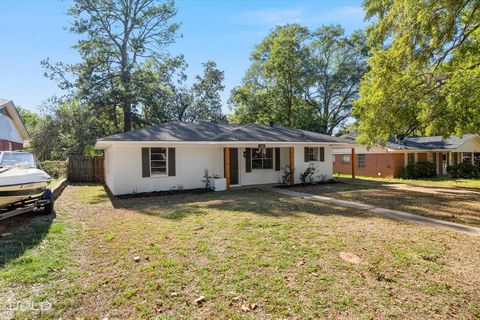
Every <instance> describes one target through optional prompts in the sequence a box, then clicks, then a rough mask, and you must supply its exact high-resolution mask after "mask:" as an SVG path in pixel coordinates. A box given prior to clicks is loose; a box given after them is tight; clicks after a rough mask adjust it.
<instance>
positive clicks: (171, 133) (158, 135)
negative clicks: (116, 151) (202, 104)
mask: <svg viewBox="0 0 480 320" xmlns="http://www.w3.org/2000/svg"><path fill="white" fill-rule="evenodd" d="M97 141H99V142H100V141H206V142H215V141H232V142H234V141H241V142H248V141H265V142H269V141H271V142H326V143H352V142H350V141H347V140H344V139H340V138H336V137H332V136H329V135H326V134H320V133H316V132H311V131H305V130H300V129H293V128H288V127H282V126H267V125H260V124H223V123H210V122H204V123H187V122H179V121H173V122H167V123H162V124H158V125H155V126H152V127H148V128H143V129H140V130H136V131H130V132H125V133H119V134H115V135H112V136H108V137H104V138H102V139H98V140H97Z"/></svg>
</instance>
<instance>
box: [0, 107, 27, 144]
mask: <svg viewBox="0 0 480 320" xmlns="http://www.w3.org/2000/svg"><path fill="white" fill-rule="evenodd" d="M29 140H30V136H29V134H28V132H27V129H26V128H25V125H24V124H23V121H22V118H21V117H20V115H19V114H18V111H17V108H16V107H15V104H14V103H13V101H11V100H4V99H0V151H12V150H22V149H23V146H24V144H26V143H28V141H29Z"/></svg>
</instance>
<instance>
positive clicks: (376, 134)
mask: <svg viewBox="0 0 480 320" xmlns="http://www.w3.org/2000/svg"><path fill="white" fill-rule="evenodd" d="M364 8H365V12H366V16H367V18H371V19H372V20H373V23H372V24H371V25H370V26H369V27H368V29H367V35H368V40H369V44H370V46H371V47H372V49H371V54H372V57H371V58H370V59H369V65H370V71H369V72H368V73H367V74H366V75H365V77H364V78H363V81H362V84H361V89H360V94H361V98H360V99H359V100H358V101H356V102H355V104H354V113H355V115H356V116H357V117H358V118H359V121H360V127H359V129H360V131H361V133H362V135H361V136H360V141H361V142H363V143H365V144H373V143H376V142H385V141H386V140H387V139H388V137H389V136H391V135H399V136H405V135H410V134H427V135H429V134H442V135H446V136H448V135H451V134H459V135H460V134H463V133H473V132H476V133H479V132H480V104H479V103H478V101H480V1H478V0H459V1H437V0H422V1H420V0H406V1H394V0H367V1H365V3H364Z"/></svg>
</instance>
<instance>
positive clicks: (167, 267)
mask: <svg viewBox="0 0 480 320" xmlns="http://www.w3.org/2000/svg"><path fill="white" fill-rule="evenodd" d="M57 206H58V207H59V208H60V210H65V211H68V212H69V214H68V219H69V221H71V223H72V224H73V225H78V226H81V230H82V236H81V238H79V240H78V241H77V243H76V246H75V250H73V252H72V255H74V256H75V258H78V262H77V264H76V266H72V267H67V269H68V270H67V271H66V272H67V273H69V272H70V271H71V270H72V271H73V270H80V271H81V276H78V277H77V278H76V279H73V280H72V281H70V282H68V283H67V282H60V281H59V280H56V279H53V280H51V281H49V282H47V283H45V284H44V289H43V292H44V293H48V294H50V295H51V298H52V299H53V300H54V301H55V305H54V310H53V311H52V312H50V313H43V314H33V313H24V314H21V315H18V316H19V317H25V318H42V317H43V318H51V317H58V316H61V317H62V318H66V319H67V318H74V317H81V318H86V319H89V318H91V319H98V318H104V317H108V318H135V319H138V318H159V319H170V318H188V319H191V318H193V319H218V318H220V319H240V318H246V319H278V318H291V319H318V318H345V319H351V318H366V319H369V318H432V319H434V318H438V319H447V318H452V317H463V318H472V319H473V318H475V317H478V316H480V313H479V308H480V289H479V288H480V279H479V273H478V270H479V267H480V246H479V244H480V240H479V239H478V238H474V237H470V236H466V235H460V234H454V233H450V232H447V231H441V230H437V229H430V228H427V227H422V226H417V225H413V224H407V223H402V222H396V221H392V220H388V219H383V218H378V217H374V216H370V215H366V214H364V213H361V212H356V211H353V210H350V209H346V208H339V207H332V206H329V205H325V204H322V203H317V202H310V201H306V200H302V199H295V198H290V197H283V196H281V195H278V194H276V193H272V192H269V191H264V190H243V191H234V192H230V193H209V194H204V195H175V196H163V197H151V198H137V199H124V200H118V199H116V200H114V201H113V203H112V202H111V201H110V200H109V199H108V197H106V196H105V193H104V191H103V189H102V188H101V187H93V186H78V187H72V186H70V187H68V188H67V189H66V190H65V192H64V194H63V195H62V197H61V198H60V200H59V201H58V203H57ZM36 249H37V250H38V251H39V252H41V250H42V249H41V248H40V247H37V248H36ZM341 253H342V254H341ZM345 253H350V254H354V255H355V256H356V257H358V259H359V263H350V262H347V261H345V260H344V259H343V258H342V256H343V257H345V256H349V255H345ZM15 267H16V266H15V265H14V264H13V263H12V264H7V265H6V268H7V269H8V268H10V271H14V268H15ZM10 285H11V284H10ZM51 288H55V291H53V290H51ZM200 297H204V298H203V299H201V300H202V301H200V302H199V303H197V302H196V300H197V299H199V298H200ZM252 304H255V306H256V307H255V308H253V307H252V308H249V306H252ZM251 309H253V310H251ZM245 310H246V311H245Z"/></svg>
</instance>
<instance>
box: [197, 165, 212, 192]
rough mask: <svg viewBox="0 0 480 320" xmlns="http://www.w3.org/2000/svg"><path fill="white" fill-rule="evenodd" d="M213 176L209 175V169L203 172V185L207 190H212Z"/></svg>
mask: <svg viewBox="0 0 480 320" xmlns="http://www.w3.org/2000/svg"><path fill="white" fill-rule="evenodd" d="M212 178H213V177H212V176H211V175H210V174H209V173H208V169H205V171H204V172H203V176H202V179H201V180H200V181H202V183H203V184H204V185H205V190H207V191H208V190H212Z"/></svg>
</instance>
